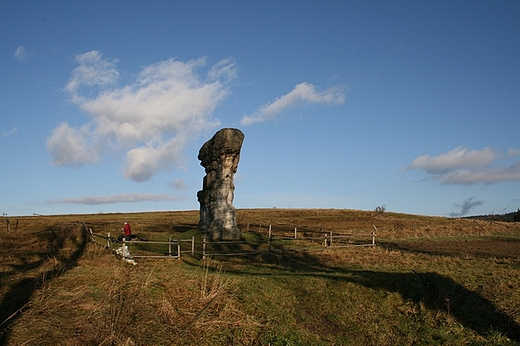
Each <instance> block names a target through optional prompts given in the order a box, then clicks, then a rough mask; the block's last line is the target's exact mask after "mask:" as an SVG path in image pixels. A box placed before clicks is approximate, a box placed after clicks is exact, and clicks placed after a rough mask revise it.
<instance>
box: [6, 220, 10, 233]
mask: <svg viewBox="0 0 520 346" xmlns="http://www.w3.org/2000/svg"><path fill="white" fill-rule="evenodd" d="M6 221H7V232H11V221H9V219H7V220H6Z"/></svg>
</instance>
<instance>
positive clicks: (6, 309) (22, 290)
mask: <svg viewBox="0 0 520 346" xmlns="http://www.w3.org/2000/svg"><path fill="white" fill-rule="evenodd" d="M38 236H39V237H40V239H41V240H40V241H39V242H38V249H37V250H36V251H35V252H34V253H35V254H36V255H37V256H38V257H39V259H38V260H36V261H33V262H25V261H23V262H24V263H23V264H22V265H21V266H13V268H11V270H9V271H8V272H3V273H0V275H1V278H2V281H3V280H5V279H6V278H7V277H11V276H13V275H15V274H16V275H20V274H21V276H22V277H23V276H25V277H23V278H22V279H20V281H19V282H16V283H15V284H12V285H11V287H10V289H9V291H8V292H7V293H6V294H5V295H4V297H3V299H2V302H1V303H0V346H3V345H7V344H8V342H9V338H10V328H9V327H10V325H11V324H12V323H13V322H14V321H16V319H17V318H19V316H20V315H21V313H22V311H23V310H24V309H26V308H28V307H29V304H30V301H31V297H32V296H33V294H34V292H35V291H36V290H38V289H39V288H41V287H42V285H43V284H44V283H45V282H48V281H49V280H52V279H53V278H55V277H57V276H59V275H61V274H63V273H64V272H66V271H67V270H69V269H71V268H73V267H74V266H76V265H77V261H78V260H79V258H80V257H81V256H82V254H83V253H84V251H85V248H86V244H87V234H86V232H84V231H83V227H82V226H80V225H79V224H74V225H67V226H60V225H56V226H53V227H50V228H48V229H45V230H42V231H41V232H39V234H38ZM67 241H69V242H71V243H72V247H73V249H72V251H71V252H70V253H64V252H63V248H64V246H65V243H66V242H67ZM49 259H56V260H57V261H58V262H57V263H59V265H58V266H55V267H54V268H53V269H50V270H47V271H43V272H38V268H40V267H42V266H43V265H44V264H45V263H46V261H48V260H49ZM33 271H35V272H34V273H33Z"/></svg>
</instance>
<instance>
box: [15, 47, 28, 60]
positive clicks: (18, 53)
mask: <svg viewBox="0 0 520 346" xmlns="http://www.w3.org/2000/svg"><path fill="white" fill-rule="evenodd" d="M31 55H32V53H30V52H28V51H27V49H25V47H24V46H18V47H17V48H16V50H15V51H14V58H15V59H17V60H20V61H26V60H27V59H28V58H29V57H30V56H31Z"/></svg>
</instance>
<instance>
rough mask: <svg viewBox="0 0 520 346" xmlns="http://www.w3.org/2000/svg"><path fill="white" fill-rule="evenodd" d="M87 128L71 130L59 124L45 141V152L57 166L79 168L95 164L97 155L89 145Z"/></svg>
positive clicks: (63, 124) (66, 125) (64, 124)
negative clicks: (48, 153) (87, 164)
mask: <svg viewBox="0 0 520 346" xmlns="http://www.w3.org/2000/svg"><path fill="white" fill-rule="evenodd" d="M89 132H90V130H89V127H88V126H82V127H80V128H72V127H70V126H69V125H68V124H66V123H62V124H60V125H59V126H58V127H56V128H55V129H54V130H53V131H52V135H51V136H50V137H49V138H48V139H47V150H48V151H49V152H50V153H51V155H52V157H53V159H52V161H53V163H54V164H55V165H57V166H75V167H79V166H81V165H82V164H83V163H93V162H97V161H98V159H99V154H98V152H96V151H95V150H93V149H92V147H91V146H90V144H89V137H90V133H89Z"/></svg>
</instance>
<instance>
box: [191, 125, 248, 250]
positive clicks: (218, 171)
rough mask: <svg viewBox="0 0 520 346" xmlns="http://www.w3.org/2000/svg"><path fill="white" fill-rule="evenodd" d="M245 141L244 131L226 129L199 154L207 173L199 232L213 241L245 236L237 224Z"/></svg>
mask: <svg viewBox="0 0 520 346" xmlns="http://www.w3.org/2000/svg"><path fill="white" fill-rule="evenodd" d="M243 141H244V134H243V133H242V131H240V130H238V129H232V128H226V129H222V130H220V131H218V132H217V133H216V134H215V135H214V136H213V138H211V139H210V140H209V141H207V142H206V143H204V145H203V146H202V148H200V151H199V156H198V159H199V160H200V161H201V163H200V164H201V166H203V167H204V168H205V170H206V176H205V177H204V180H203V183H202V190H201V191H199V192H198V193H197V198H198V200H199V203H200V221H199V230H200V231H201V232H204V233H206V234H207V235H208V237H209V238H210V239H213V240H237V239H240V237H241V236H242V233H241V232H240V229H239V228H238V227H237V223H236V217H235V208H234V207H233V198H234V194H235V184H234V175H235V173H236V171H237V168H238V161H239V160H240V149H241V148H242V142H243Z"/></svg>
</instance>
